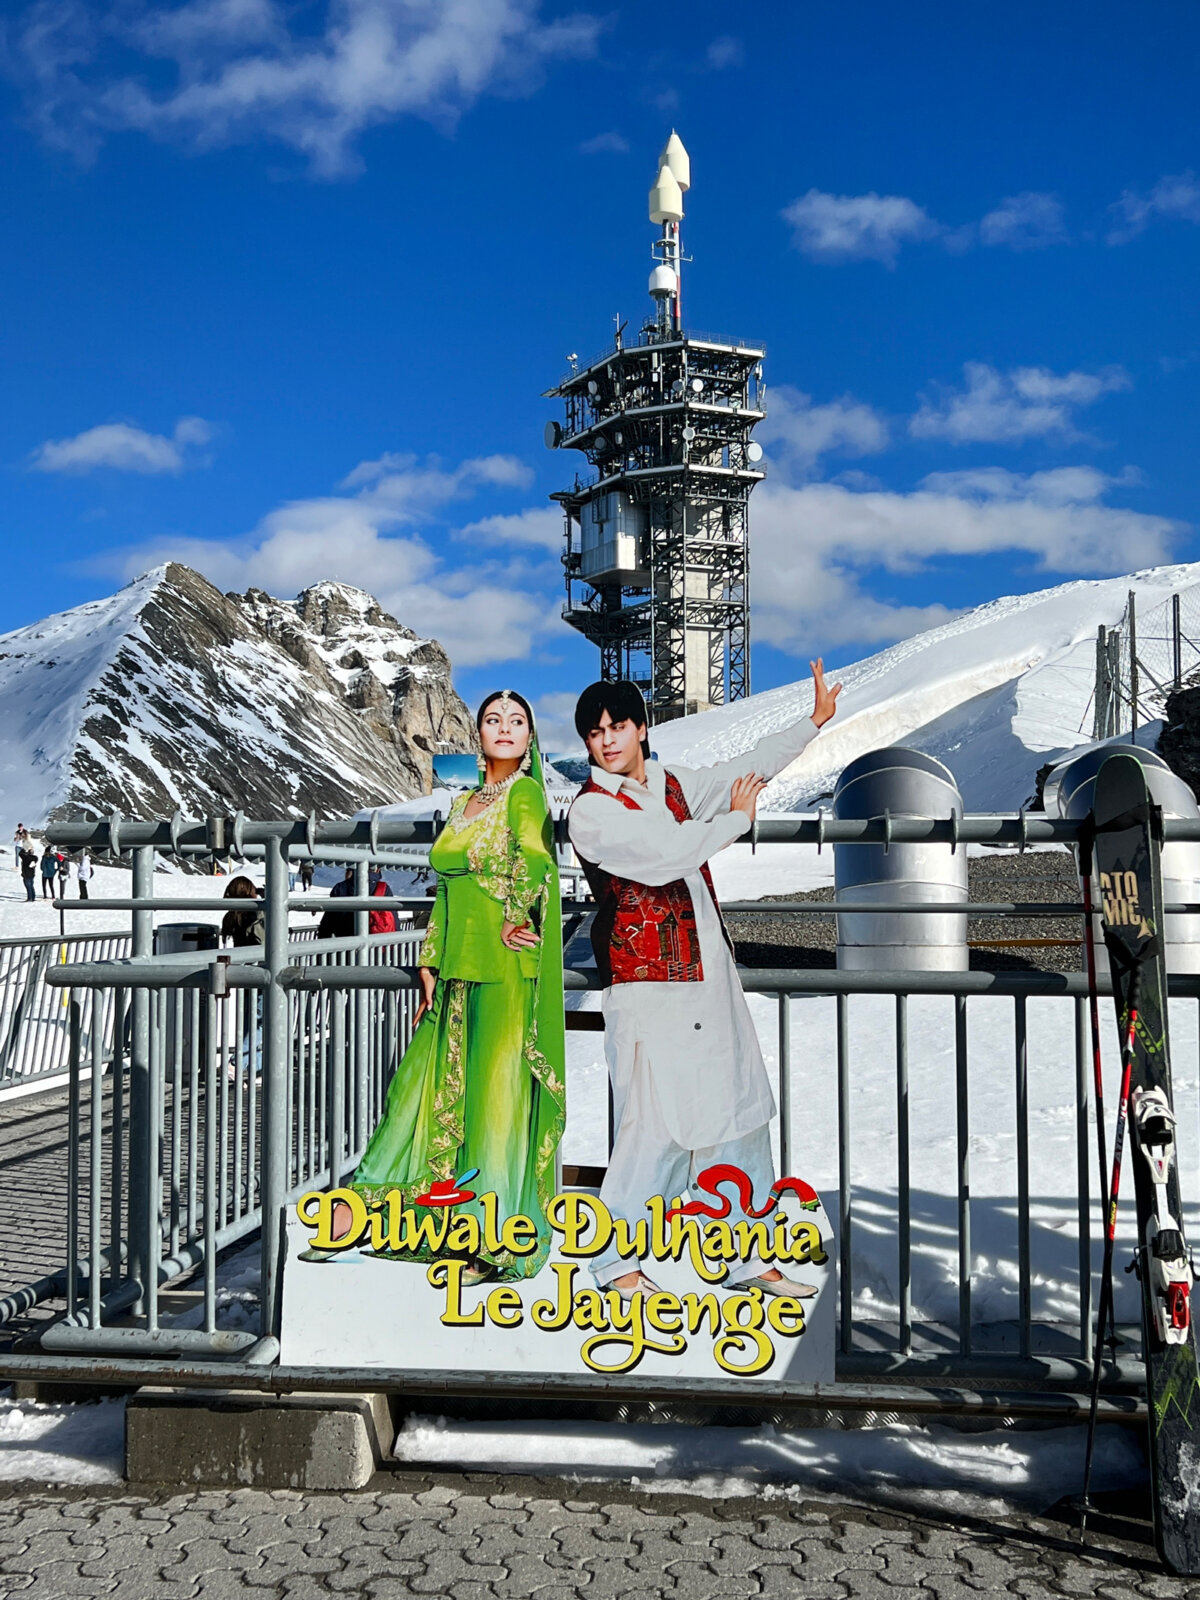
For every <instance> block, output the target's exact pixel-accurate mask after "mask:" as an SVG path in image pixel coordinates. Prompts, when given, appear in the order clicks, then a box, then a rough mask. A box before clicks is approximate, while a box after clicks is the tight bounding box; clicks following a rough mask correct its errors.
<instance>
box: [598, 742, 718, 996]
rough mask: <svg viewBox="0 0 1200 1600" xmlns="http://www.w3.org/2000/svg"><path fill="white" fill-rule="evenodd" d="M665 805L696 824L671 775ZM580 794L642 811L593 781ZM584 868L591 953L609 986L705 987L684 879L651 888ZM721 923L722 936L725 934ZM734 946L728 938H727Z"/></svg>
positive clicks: (629, 798)
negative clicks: (592, 904) (590, 902)
mask: <svg viewBox="0 0 1200 1600" xmlns="http://www.w3.org/2000/svg"><path fill="white" fill-rule="evenodd" d="M666 776H667V783H666V794H665V797H664V798H665V800H666V804H667V809H668V811H670V813H671V815H672V816H673V817H674V818H675V820H676V822H688V821H690V820H691V815H692V814H691V812H690V811H689V810H688V803H687V801H686V800H685V798H684V794H683V790H682V788H681V787H680V784H679V780H678V779H677V778H676V777H675V776H674V774H673V773H670V772H668V773H667V775H666ZM579 792H580V794H603V795H607V796H608V797H609V799H610V800H616V801H619V802H620V804H621V805H623V806H627V807H628V808H629V810H630V811H640V810H641V809H642V808H641V806H639V805H638V803H637V801H636V800H635V799H634V798H633V796H632V795H629V794H626V793H625V792H624V791H623V790H622V791H619V792H618V793H617V794H613V793H612V791H611V790H610V789H605V788H604V787H603V786H602V785H601V784H598V783H594V782H593V781H592V780H591V779H590V778H589V779H588V781H587V782H586V783H585V784H584V786H583V788H582V789H581V790H580V791H579ZM579 864H580V866H581V867H582V868H583V870H584V873H585V875H586V877H587V881H588V884H589V885H590V887H591V891H592V895H593V897H594V899H595V901H596V915H595V918H594V920H593V922H592V949H593V950H594V951H595V955H596V966H597V968H598V969H599V972H600V975H601V977H602V978H603V980H604V983H605V986H606V987H607V986H608V985H610V984H614V983H700V982H702V981H703V979H704V968H703V965H702V964H701V961H700V935H699V933H698V932H697V930H696V910H695V907H694V906H693V905H692V896H691V893H690V891H689V889H688V886H687V884H686V883H685V882H684V880H683V879H682V878H676V880H675V881H674V883H664V884H661V885H650V884H646V883H635V882H633V880H632V879H630V878H618V877H616V876H615V874H613V873H611V872H605V871H603V870H602V869H601V868H600V867H597V866H595V865H594V864H593V863H592V862H590V861H585V860H584V859H583V857H582V856H580V858H579ZM700 873H701V876H702V877H703V879H704V882H705V885H706V886H707V888H708V892H709V894H710V895H711V896H712V903H713V906H714V907H715V908H716V912H717V917H718V919H719V918H720V915H721V908H720V906H719V905H718V904H717V896H716V891H715V890H714V889H713V883H712V877H711V875H710V873H709V870H708V867H707V865H705V866H702V867H701V868H700ZM724 931H725V930H724V924H723V923H722V932H724ZM725 942H726V944H728V943H729V935H728V933H726V934H725Z"/></svg>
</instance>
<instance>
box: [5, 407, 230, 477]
mask: <svg viewBox="0 0 1200 1600" xmlns="http://www.w3.org/2000/svg"><path fill="white" fill-rule="evenodd" d="M211 438H212V429H211V428H210V427H209V425H208V423H207V422H205V421H204V419H203V417H181V418H180V419H179V421H178V422H177V423H176V424H175V429H174V432H173V433H172V434H171V435H170V436H168V435H166V434H162V433H147V432H146V431H145V430H144V429H143V428H135V427H133V426H132V425H131V424H130V423H128V422H105V423H101V424H100V426H99V427H95V428H86V429H85V430H84V432H83V433H77V434H75V436H74V437H73V438H71V439H47V440H46V442H45V444H42V445H39V446H38V448H37V449H36V450H35V451H34V452H33V455H32V457H31V458H30V463H29V464H30V467H31V468H32V469H33V471H34V472H70V473H83V472H94V471H96V469H97V468H98V467H111V468H112V469H113V470H114V471H116V472H141V473H159V472H182V471H183V470H184V468H185V467H188V466H194V465H196V464H197V463H196V457H195V456H194V455H191V454H190V453H189V452H190V451H191V450H193V449H195V448H198V447H200V446H201V445H205V444H207V443H208V442H209V440H210V439H211Z"/></svg>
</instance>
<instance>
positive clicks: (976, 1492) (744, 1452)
mask: <svg viewBox="0 0 1200 1600" xmlns="http://www.w3.org/2000/svg"><path fill="white" fill-rule="evenodd" d="M1084 1438H1085V1429H1084V1428H1082V1427H1080V1426H1071V1427H1053V1428H1039V1429H1037V1430H1025V1429H1021V1428H1003V1429H1001V1428H995V1429H987V1430H984V1431H981V1432H974V1431H972V1432H960V1431H959V1430H957V1429H954V1428H950V1427H939V1426H933V1427H919V1426H917V1425H915V1424H903V1423H898V1424H892V1425H891V1426H886V1427H871V1428H853V1427H848V1428H804V1429H792V1428H783V1427H773V1426H771V1425H769V1424H767V1425H764V1426H762V1427H758V1428H734V1427H681V1426H677V1425H674V1424H670V1423H654V1424H640V1425H639V1424H627V1423H620V1424H608V1423H571V1422H562V1423H554V1422H537V1423H533V1422H531V1423H520V1422H512V1421H506V1422H458V1421H451V1420H449V1419H447V1418H446V1417H441V1416H433V1417H429V1416H419V1415H414V1416H410V1417H408V1418H407V1419H406V1421H405V1423H404V1426H403V1427H402V1428H401V1430H400V1432H399V1434H398V1435H397V1438H396V1443H395V1447H394V1453H395V1456H396V1459H397V1460H398V1461H400V1462H402V1463H403V1464H405V1465H410V1466H414V1467H415V1466H442V1467H462V1468H465V1469H467V1470H469V1471H471V1472H518V1473H530V1474H553V1475H555V1476H558V1477H565V1478H566V1479H567V1480H568V1481H572V1482H595V1481H598V1480H599V1481H603V1480H606V1479H609V1480H611V1479H619V1480H621V1479H623V1480H624V1481H626V1482H628V1483H631V1484H632V1485H633V1486H634V1487H636V1488H640V1489H643V1490H648V1491H651V1492H655V1493H660V1494H662V1493H675V1494H678V1493H692V1494H702V1495H705V1496H707V1497H710V1498H725V1497H727V1496H728V1497H732V1496H745V1495H762V1496H764V1497H765V1498H785V1497H786V1498H790V1499H800V1498H805V1499H808V1498H811V1497H812V1496H813V1494H814V1492H821V1493H824V1494H826V1495H828V1494H834V1493H839V1492H840V1493H848V1494H850V1495H851V1496H852V1497H853V1498H855V1499H859V1500H861V1499H884V1500H887V1501H890V1502H892V1503H898V1504H909V1505H916V1506H922V1505H930V1504H932V1505H936V1506H937V1507H938V1508H940V1509H942V1510H943V1511H946V1510H949V1511H954V1510H959V1511H961V1512H963V1513H969V1512H972V1511H974V1512H981V1511H988V1510H997V1509H1000V1507H1001V1506H1002V1505H1012V1504H1014V1503H1015V1504H1017V1505H1020V1506H1022V1507H1025V1508H1027V1509H1043V1508H1045V1507H1047V1506H1050V1505H1053V1504H1054V1503H1055V1502H1056V1501H1058V1500H1061V1499H1063V1498H1064V1497H1065V1496H1067V1495H1070V1494H1074V1493H1078V1490H1079V1485H1080V1483H1081V1481H1082V1478H1083V1451H1084ZM1145 1479H1146V1464H1145V1458H1144V1456H1143V1453H1142V1450H1141V1447H1140V1443H1139V1440H1138V1436H1137V1434H1136V1433H1135V1432H1134V1430H1132V1429H1129V1428H1124V1427H1107V1426H1106V1427H1103V1428H1101V1429H1100V1431H1099V1434H1098V1436H1097V1446H1096V1459H1095V1465H1094V1469H1093V1478H1092V1482H1093V1487H1094V1490H1095V1491H1097V1492H1103V1491H1105V1490H1112V1489H1129V1488H1135V1487H1138V1486H1140V1485H1141V1484H1142V1483H1144V1482H1145Z"/></svg>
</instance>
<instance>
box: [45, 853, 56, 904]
mask: <svg viewBox="0 0 1200 1600" xmlns="http://www.w3.org/2000/svg"><path fill="white" fill-rule="evenodd" d="M57 877H58V851H57V850H56V849H55V848H54V846H53V845H52V844H48V845H47V846H46V848H45V849H44V850H43V851H42V899H43V900H53V898H54V880H55V878H57Z"/></svg>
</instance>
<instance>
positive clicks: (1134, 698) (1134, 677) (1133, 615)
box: [1129, 589, 1138, 744]
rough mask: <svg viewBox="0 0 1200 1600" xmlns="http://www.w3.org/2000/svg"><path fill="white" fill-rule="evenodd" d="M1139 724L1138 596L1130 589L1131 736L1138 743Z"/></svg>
mask: <svg viewBox="0 0 1200 1600" xmlns="http://www.w3.org/2000/svg"><path fill="white" fill-rule="evenodd" d="M1137 726H1138V658H1137V596H1136V595H1135V594H1134V592H1133V590H1132V589H1130V591H1129V738H1130V741H1131V743H1133V744H1136V743H1137Z"/></svg>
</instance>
